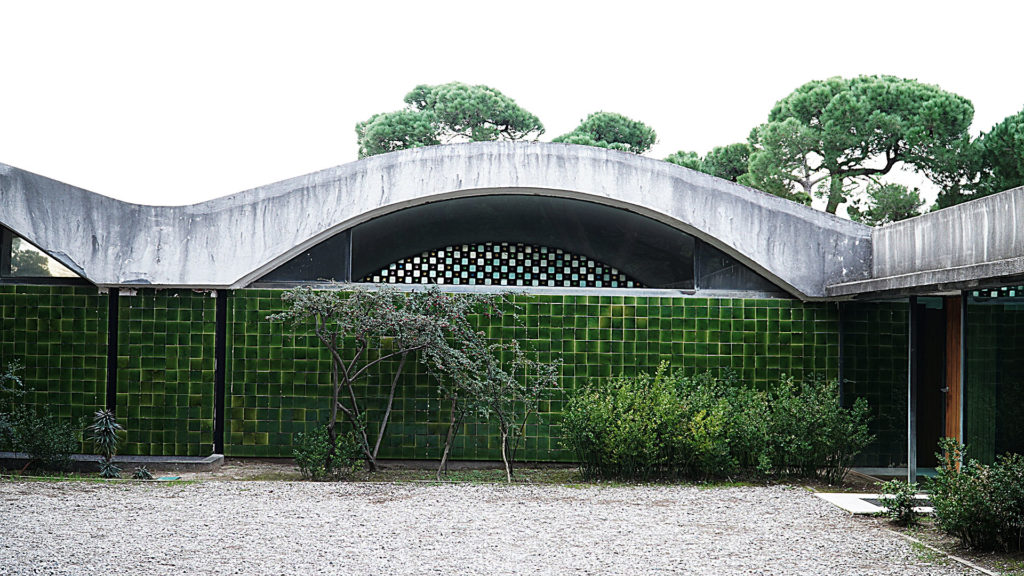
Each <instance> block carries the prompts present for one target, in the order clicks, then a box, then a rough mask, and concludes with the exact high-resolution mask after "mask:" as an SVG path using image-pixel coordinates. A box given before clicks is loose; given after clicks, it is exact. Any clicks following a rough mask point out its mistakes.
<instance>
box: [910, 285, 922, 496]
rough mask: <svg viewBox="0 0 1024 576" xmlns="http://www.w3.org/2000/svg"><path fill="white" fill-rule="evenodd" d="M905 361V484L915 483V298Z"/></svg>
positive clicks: (918, 318)
mask: <svg viewBox="0 0 1024 576" xmlns="http://www.w3.org/2000/svg"><path fill="white" fill-rule="evenodd" d="M909 316H910V317H909V324H910V326H909V328H910V330H909V333H910V334H909V336H910V337H909V338H908V339H907V344H908V354H907V356H908V360H907V364H908V366H907V368H908V369H907V482H911V483H913V482H917V346H918V344H917V343H918V332H919V326H918V324H919V323H920V320H921V318H920V313H919V312H918V310H917V297H916V296H911V297H910V312H909Z"/></svg>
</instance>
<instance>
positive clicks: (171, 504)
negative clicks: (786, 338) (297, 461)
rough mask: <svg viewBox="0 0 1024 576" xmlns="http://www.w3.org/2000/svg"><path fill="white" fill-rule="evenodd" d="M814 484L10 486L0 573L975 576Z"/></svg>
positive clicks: (2, 486) (2, 488)
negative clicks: (862, 516) (818, 492)
mask: <svg viewBox="0 0 1024 576" xmlns="http://www.w3.org/2000/svg"><path fill="white" fill-rule="evenodd" d="M928 558H929V556H928V555H922V554H918V553H916V552H915V551H914V550H913V549H911V547H910V546H909V545H908V544H907V543H906V542H905V541H904V540H903V539H902V538H900V537H898V536H896V535H895V534H892V533H889V532H887V531H885V530H882V529H881V528H879V527H878V526H876V525H875V523H872V522H864V521H861V520H857V519H854V518H851V517H850V516H849V515H847V514H846V513H845V512H842V511H841V510H839V509H837V508H834V507H832V506H831V505H830V504H827V503H825V502H823V501H821V500H819V499H817V498H815V497H813V496H812V495H811V494H810V493H809V492H807V491H806V490H804V489H802V488H785V487H773V488H760V487H758V488H721V489H711V490H699V489H697V488H693V487H685V486H655V487H615V488H601V487H583V488H577V487H565V486H501V485H467V484H458V485H420V484H372V483H370V484H355V483H352V484H345V483H334V484H314V483H302V482H220V481H207V482H198V483H194V484H178V485H168V484H157V483H149V484H141V483H118V484H102V483H89V482H18V481H0V574H176V573H188V574H358V575H378V574H380V575H384V574H417V575H419V574H443V575H461V574H489V575H504V574H557V575H569V574H600V575H602V576H603V575H612V574H624V575H631V576H633V575H644V574H757V575H767V574H771V575H782V574H814V575H819V574H824V575H840V574H850V575H854V574H856V575H869V574H886V575H891V574H897V575H902V574H929V575H938V574H965V573H970V572H969V571H965V569H964V568H963V567H961V566H960V565H958V564H955V563H950V564H935V563H929V562H928V561H927V559H928Z"/></svg>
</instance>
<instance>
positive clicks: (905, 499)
mask: <svg viewBox="0 0 1024 576" xmlns="http://www.w3.org/2000/svg"><path fill="white" fill-rule="evenodd" d="M882 494H883V496H882V505H883V506H884V507H885V512H884V514H885V515H886V516H888V517H889V519H890V520H892V521H893V522H895V523H897V524H899V525H901V526H913V525H914V524H915V523H917V512H915V511H914V506H916V505H917V498H916V496H917V483H916V482H915V483H913V484H911V483H909V482H907V481H905V480H890V481H888V482H886V483H885V484H882Z"/></svg>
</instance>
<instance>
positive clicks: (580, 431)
mask: <svg viewBox="0 0 1024 576" xmlns="http://www.w3.org/2000/svg"><path fill="white" fill-rule="evenodd" d="M706 418H707V417H705V419H706ZM686 424H687V423H685V422H684V421H683V407H682V405H681V403H680V402H679V396H678V393H677V390H676V387H675V383H674V382H672V381H671V380H670V378H669V377H668V375H666V373H665V366H662V367H660V368H659V369H658V371H657V372H656V373H655V375H654V377H653V378H652V377H651V376H649V375H647V374H642V375H640V376H638V377H637V378H616V379H610V380H605V381H602V382H600V383H597V384H595V385H593V386H591V387H590V388H589V389H587V390H585V391H584V392H583V393H582V394H579V395H577V396H576V397H574V398H572V399H571V400H570V401H569V405H568V408H567V411H566V414H565V419H564V421H563V430H564V431H565V434H566V438H567V440H566V443H567V444H568V446H569V447H570V448H571V449H572V450H573V451H574V452H575V453H576V455H577V457H578V458H579V460H580V462H581V465H582V471H583V474H584V476H586V477H589V478H627V479H632V480H646V479H648V478H650V477H652V476H664V475H670V474H673V473H676V472H678V471H679V470H680V468H682V465H683V464H684V463H685V462H687V461H688V460H689V456H690V454H689V452H690V451H689V449H688V448H689V447H688V446H687V445H686V444H687V440H688V438H686V432H687V430H686V428H687V427H686ZM702 426H703V428H704V430H705V431H707V432H709V433H710V432H711V430H712V429H713V428H714V425H713V423H704V424H702Z"/></svg>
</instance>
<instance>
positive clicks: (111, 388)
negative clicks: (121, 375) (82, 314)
mask: <svg viewBox="0 0 1024 576" xmlns="http://www.w3.org/2000/svg"><path fill="white" fill-rule="evenodd" d="M119 293H120V290H118V289H117V288H111V289H110V290H109V291H108V292H107V400H106V404H107V410H110V411H111V412H115V411H116V410H117V323H118V322H117V320H118V302H117V297H118V294H119Z"/></svg>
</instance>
